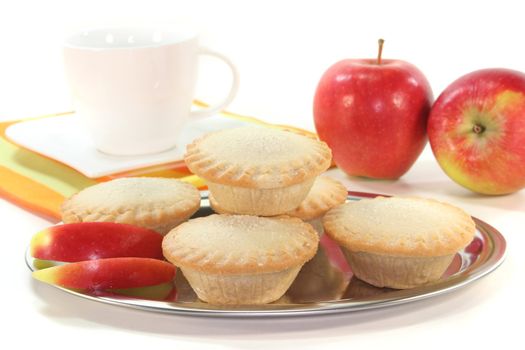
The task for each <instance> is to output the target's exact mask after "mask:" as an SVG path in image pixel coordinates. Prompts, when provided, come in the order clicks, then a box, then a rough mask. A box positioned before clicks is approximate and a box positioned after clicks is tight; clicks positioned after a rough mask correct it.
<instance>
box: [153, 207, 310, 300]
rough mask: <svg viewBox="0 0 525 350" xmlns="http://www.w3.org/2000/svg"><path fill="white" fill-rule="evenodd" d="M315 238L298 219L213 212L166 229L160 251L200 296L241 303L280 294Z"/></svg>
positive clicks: (308, 254)
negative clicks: (167, 230)
mask: <svg viewBox="0 0 525 350" xmlns="http://www.w3.org/2000/svg"><path fill="white" fill-rule="evenodd" d="M318 243H319V238H318V237H317V234H316V233H315V231H314V229H313V228H312V226H310V225H309V224H307V223H305V222H303V221H301V220H299V219H297V218H290V217H285V216H280V217H276V218H264V217H257V216H248V215H217V214H214V215H210V216H207V217H200V218H196V219H192V220H189V221H188V222H186V223H184V224H182V225H180V226H178V227H176V228H175V229H173V230H171V231H170V232H169V233H168V234H167V235H166V236H165V237H164V239H163V241H162V250H163V253H164V256H165V257H166V259H167V260H168V261H170V262H171V263H173V264H174V265H176V266H178V267H179V268H180V269H181V271H182V273H183V274H184V276H185V277H186V279H187V280H188V282H189V284H190V285H191V287H192V288H193V290H194V291H195V293H197V296H198V297H199V299H201V300H203V301H206V302H208V303H212V304H236V305H243V304H265V303H270V302H272V301H275V300H277V299H279V298H280V297H281V296H282V295H283V294H284V293H285V292H286V290H287V289H288V288H289V287H290V285H291V284H292V282H293V280H294V279H295V277H296V276H297V273H298V272H299V270H300V269H301V267H302V266H303V265H304V263H305V262H307V261H308V260H310V259H311V258H312V257H313V256H314V255H315V253H316V251H317V246H318Z"/></svg>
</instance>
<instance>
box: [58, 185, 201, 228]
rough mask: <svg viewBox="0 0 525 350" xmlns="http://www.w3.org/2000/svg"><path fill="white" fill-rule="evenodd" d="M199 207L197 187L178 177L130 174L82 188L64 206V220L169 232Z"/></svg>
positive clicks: (62, 209)
mask: <svg viewBox="0 0 525 350" xmlns="http://www.w3.org/2000/svg"><path fill="white" fill-rule="evenodd" d="M199 207H200V193H199V191H198V190H197V188H195V186H193V185H191V184H189V183H186V182H182V181H179V180H175V179H166V178H152V177H130V178H121V179H116V180H111V181H108V182H103V183H100V184H97V185H94V186H91V187H88V188H85V189H83V190H82V191H80V192H78V193H77V194H75V195H73V196H72V197H71V198H69V199H67V200H66V201H65V202H64V203H63V204H62V208H61V213H62V221H63V222H64V223H71V222H89V221H109V222H118V223H124V224H132V225H137V226H141V227H146V228H149V229H152V230H155V231H157V232H159V233H160V234H166V233H167V232H169V231H170V230H171V229H172V228H174V227H175V226H177V225H178V224H180V223H181V222H183V221H186V220H187V219H188V218H189V217H190V216H192V215H193V213H195V212H196V211H197V209H199Z"/></svg>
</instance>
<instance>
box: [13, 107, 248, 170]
mask: <svg viewBox="0 0 525 350" xmlns="http://www.w3.org/2000/svg"><path fill="white" fill-rule="evenodd" d="M246 124H248V122H244V121H240V120H236V119H230V118H225V117H221V116H218V115H217V116H213V117H210V118H206V119H201V120H197V121H194V122H191V123H189V124H188V125H187V126H186V127H185V128H184V129H183V130H182V132H181V133H180V135H179V142H178V143H177V145H176V146H175V147H174V148H172V149H171V150H168V151H165V152H162V153H156V154H149V155H142V156H111V155H108V154H104V153H101V152H99V151H97V149H96V148H95V146H94V145H93V142H92V141H91V139H90V137H89V135H88V133H87V132H86V131H85V129H84V128H83V126H82V124H81V122H80V121H79V118H78V117H75V115H74V114H68V115H64V116H57V117H48V118H42V119H35V120H28V121H24V122H20V123H16V124H13V125H11V126H9V127H8V128H7V130H6V131H5V134H6V136H7V138H8V139H9V140H11V141H12V142H14V143H16V144H18V145H20V146H22V147H24V148H27V149H29V150H31V151H34V152H37V153H39V154H42V155H44V156H46V157H49V158H52V159H55V160H57V161H59V162H61V163H64V164H66V165H69V166H70V167H72V168H73V169H75V170H77V171H79V172H80V173H82V174H84V175H85V176H87V177H90V178H97V177H101V176H106V175H111V174H116V173H121V172H124V171H130V170H134V169H140V168H144V167H148V166H153V165H159V164H165V163H171V162H176V161H182V156H183V154H184V151H185V149H186V145H187V144H188V143H190V142H191V141H193V140H194V139H195V138H197V137H199V136H200V135H202V134H205V133H207V132H210V131H214V130H220V129H228V128H234V127H238V126H242V125H246Z"/></svg>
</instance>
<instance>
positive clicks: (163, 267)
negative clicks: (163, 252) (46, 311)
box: [33, 258, 175, 291]
mask: <svg viewBox="0 0 525 350" xmlns="http://www.w3.org/2000/svg"><path fill="white" fill-rule="evenodd" d="M33 277H34V278H36V279H37V280H39V281H42V282H45V283H49V284H55V285H58V286H61V287H64V288H71V289H77V290H83V291H84V290H85V291H96V290H110V289H117V290H118V289H127V288H136V287H147V286H155V285H160V284H163V283H167V282H171V281H172V280H173V278H174V277H175V266H174V265H172V264H170V263H168V262H165V261H162V260H158V259H150V258H107V259H96V260H86V261H80V262H74V263H68V264H64V265H58V266H54V267H49V268H46V269H43V270H36V271H34V272H33Z"/></svg>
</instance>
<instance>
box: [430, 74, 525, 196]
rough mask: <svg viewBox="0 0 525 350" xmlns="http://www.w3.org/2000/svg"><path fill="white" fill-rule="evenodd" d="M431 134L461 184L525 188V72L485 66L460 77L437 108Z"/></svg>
mask: <svg viewBox="0 0 525 350" xmlns="http://www.w3.org/2000/svg"><path fill="white" fill-rule="evenodd" d="M428 136H429V139H430V145H431V147H432V151H433V152H434V155H435V157H436V159H437V161H438V163H439V165H440V166H441V168H442V169H443V170H444V171H445V173H446V174H447V175H448V176H449V177H450V178H451V179H453V180H454V181H456V182H457V183H458V184H460V185H462V186H464V187H466V188H468V189H470V190H472V191H474V192H479V193H483V194H491V195H499V194H506V193H511V192H515V191H517V190H519V189H521V188H523V187H525V74H523V73H521V72H518V71H513V70H509V69H483V70H479V71H475V72H472V73H470V74H467V75H465V76H463V77H461V78H459V79H458V80H456V81H454V82H453V83H452V84H451V85H450V86H448V87H447V88H446V89H445V90H444V91H443V93H442V94H441V95H440V96H439V98H438V99H437V100H436V102H435V104H434V106H433V107H432V111H431V113H430V117H429V121H428Z"/></svg>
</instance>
